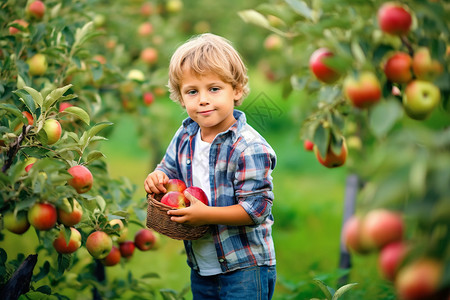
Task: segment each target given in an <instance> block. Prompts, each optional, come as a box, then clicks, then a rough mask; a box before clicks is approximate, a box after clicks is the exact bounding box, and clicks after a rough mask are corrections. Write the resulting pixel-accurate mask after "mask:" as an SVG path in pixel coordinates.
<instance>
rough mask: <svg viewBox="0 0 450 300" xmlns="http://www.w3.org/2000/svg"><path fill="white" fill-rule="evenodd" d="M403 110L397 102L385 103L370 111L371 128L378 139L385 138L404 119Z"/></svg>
mask: <svg viewBox="0 0 450 300" xmlns="http://www.w3.org/2000/svg"><path fill="white" fill-rule="evenodd" d="M402 114H403V108H402V107H401V104H400V103H398V102H397V101H395V100H393V99H391V101H383V102H380V103H378V104H377V105H375V107H373V108H372V109H371V111H370V115H369V128H370V130H371V131H372V132H373V133H374V134H375V135H376V136H377V137H378V138H381V137H384V136H385V135H386V134H387V133H388V132H389V130H391V129H392V127H393V126H394V125H395V123H396V122H397V120H398V119H400V118H401V117H402Z"/></svg>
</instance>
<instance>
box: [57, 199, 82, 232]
mask: <svg viewBox="0 0 450 300" xmlns="http://www.w3.org/2000/svg"><path fill="white" fill-rule="evenodd" d="M82 217H83V208H82V207H81V205H80V203H79V202H78V201H77V200H75V199H73V206H72V205H71V204H70V202H69V199H67V198H64V200H63V203H62V204H61V205H60V206H58V221H59V222H60V223H61V224H64V225H65V226H67V227H70V226H74V225H76V224H78V223H80V221H81V218H82Z"/></svg>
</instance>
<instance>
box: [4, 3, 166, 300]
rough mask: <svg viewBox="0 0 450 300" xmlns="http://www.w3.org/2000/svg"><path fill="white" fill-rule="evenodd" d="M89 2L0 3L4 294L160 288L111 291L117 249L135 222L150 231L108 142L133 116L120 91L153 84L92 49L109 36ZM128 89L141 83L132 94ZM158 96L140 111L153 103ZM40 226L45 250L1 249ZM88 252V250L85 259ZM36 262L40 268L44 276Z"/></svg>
mask: <svg viewBox="0 0 450 300" xmlns="http://www.w3.org/2000/svg"><path fill="white" fill-rule="evenodd" d="M90 4H92V3H90V2H89V1H88V2H82V3H71V2H60V1H46V2H45V3H44V2H42V1H6V2H3V3H2V4H1V13H0V23H1V24H2V26H1V32H2V34H1V37H0V65H1V73H0V99H1V103H0V108H1V110H0V122H1V124H0V136H1V137H0V147H1V148H0V149H1V152H0V160H1V166H2V170H1V172H0V186H1V193H0V220H1V226H0V229H1V230H0V242H1V245H2V246H1V248H0V258H1V259H0V268H1V270H2V272H0V274H1V275H0V295H1V296H0V298H2V299H3V298H5V299H16V298H18V297H19V296H20V295H21V294H25V293H27V295H28V296H29V297H41V296H43V294H45V295H56V296H57V297H58V298H65V296H62V295H61V294H58V291H61V290H62V289H73V290H77V291H79V290H86V289H88V290H89V289H91V288H93V291H94V295H97V294H99V295H104V294H105V293H117V294H120V293H121V291H122V290H127V289H130V286H133V287H134V288H133V289H132V290H135V291H136V292H137V293H140V294H141V295H149V297H150V296H153V295H154V293H155V290H154V288H153V287H152V286H151V285H149V284H148V282H147V281H146V280H145V278H146V276H144V279H142V280H137V279H135V278H133V276H132V274H130V275H129V277H128V279H129V280H128V281H127V283H126V284H125V285H124V284H123V283H122V284H121V285H119V284H117V282H112V283H111V285H110V286H105V285H107V283H106V282H105V278H104V266H110V265H114V264H117V263H118V262H119V261H120V260H121V259H120V258H121V257H122V258H125V257H130V255H131V254H132V252H131V254H130V250H128V252H127V251H125V250H122V249H120V250H119V254H120V255H119V256H117V251H114V253H112V252H113V251H111V250H112V249H119V248H121V247H120V245H121V243H122V242H123V241H124V239H125V238H126V233H127V224H128V223H130V222H133V223H136V224H137V225H139V226H142V227H144V226H145V218H146V203H145V201H143V202H141V203H136V202H135V201H134V200H133V198H134V193H135V191H136V187H135V186H134V185H133V184H132V183H131V182H130V181H129V180H128V179H127V178H120V179H114V178H111V176H110V175H109V172H108V161H107V159H106V158H105V156H104V154H103V153H102V151H101V149H100V145H101V144H102V143H104V142H105V140H106V139H107V138H106V137H107V136H108V135H109V134H110V133H111V132H112V128H113V122H111V121H114V120H117V118H119V117H120V115H121V114H123V113H128V112H129V110H128V108H129V107H128V106H123V105H122V104H121V103H123V101H121V100H120V99H121V98H120V97H117V98H115V95H117V93H122V94H123V96H124V97H125V95H127V94H129V95H132V94H134V93H137V94H139V96H141V97H142V96H143V93H142V91H144V90H146V89H147V88H149V86H150V85H148V81H147V80H146V79H145V77H143V76H145V75H144V74H148V73H149V71H148V70H147V71H145V72H144V71H141V72H137V70H135V71H134V72H133V70H132V69H130V67H128V68H125V67H124V68H122V65H120V64H119V63H115V62H114V61H111V62H107V61H105V60H104V59H105V57H104V56H101V55H100V54H99V52H98V51H100V50H99V49H98V48H96V47H95V45H97V44H96V43H98V42H99V40H100V41H102V40H101V39H102V38H104V37H105V36H107V33H106V32H105V30H104V28H102V26H103V25H102V22H104V19H102V18H101V17H99V15H96V14H95V13H89V11H90V9H89V7H90ZM121 5H122V8H123V7H124V6H127V4H126V3H122V4H121ZM134 8H135V10H136V11H138V10H139V7H137V6H134ZM124 53H125V54H126V55H127V56H128V52H124V49H122V52H116V54H115V57H116V58H117V57H120V56H121V57H122V58H124V57H125V55H124ZM132 58H133V57H131V58H129V61H131V60H132ZM134 59H136V57H134ZM124 64H125V65H126V64H127V63H124ZM156 69H157V68H156V67H155V70H154V71H155V72H156ZM156 73H157V72H156ZM122 84H129V85H131V86H132V88H131V89H130V90H125V91H124V90H123V89H122V88H121V85H122ZM146 84H147V85H148V86H146ZM160 85H161V82H160V81H155V83H152V86H153V87H156V86H160ZM150 96H151V97H153V95H150ZM151 97H150V98H151ZM150 98H149V97H148V96H147V100H146V101H147V102H140V103H139V105H137V106H136V107H135V108H134V109H138V108H141V109H142V108H143V107H147V106H148V105H150V104H151V103H152V101H153V99H152V98H151V99H150ZM140 99H142V98H140ZM122 100H123V99H122ZM136 101H137V100H136ZM31 230H33V231H35V234H36V236H37V238H38V245H37V247H36V249H35V250H34V253H36V254H32V255H29V256H28V257H25V255H24V254H19V256H18V257H17V258H14V257H10V256H8V252H7V249H8V248H7V247H5V248H4V246H3V245H6V239H7V238H8V236H10V235H11V234H14V235H24V236H25V233H26V234H29V233H30V232H29V231H31ZM96 232H101V233H103V236H102V238H95V237H96V236H93V237H92V238H89V237H91V235H92V233H96ZM24 238H25V237H24ZM151 238H153V240H154V241H153V242H154V243H155V245H154V246H155V247H156V239H157V237H155V236H153V235H152V236H150V235H146V238H145V239H144V241H141V242H140V243H139V247H140V248H138V249H140V250H141V248H142V249H143V250H142V251H147V250H149V249H150V248H152V247H153V246H152V247H150V246H148V245H147V246H146V247H142V246H141V244H142V243H144V242H149V240H150V239H151ZM128 239H132V237H128ZM88 241H89V243H88ZM4 243H5V244H4ZM133 247H134V244H133ZM80 248H86V249H85V250H87V252H86V251H84V252H81V253H80V250H79V249H80ZM100 250H102V251H100ZM28 251H32V250H31V249H23V253H27V252H28ZM21 252H22V251H21ZM110 252H111V256H110V257H107V256H109V254H110ZM99 253H100V254H99ZM86 254H87V255H86ZM121 261H122V262H125V261H124V259H122V260H121ZM35 266H38V267H39V268H36V269H37V270H35ZM73 268H78V269H79V270H81V271H79V274H78V275H75V274H74V273H73V272H69V271H70V270H71V269H73ZM32 275H33V276H32ZM147 275H148V276H147V278H152V277H154V276H157V274H147ZM73 276H75V278H73ZM69 277H71V278H72V279H73V280H69V279H68V278H69ZM30 282H31V285H30ZM30 288H31V291H30Z"/></svg>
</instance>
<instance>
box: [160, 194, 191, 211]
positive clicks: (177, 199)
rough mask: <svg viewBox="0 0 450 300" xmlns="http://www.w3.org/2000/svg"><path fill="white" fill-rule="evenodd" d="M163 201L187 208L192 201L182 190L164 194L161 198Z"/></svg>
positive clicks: (175, 206) (163, 202)
mask: <svg viewBox="0 0 450 300" xmlns="http://www.w3.org/2000/svg"><path fill="white" fill-rule="evenodd" d="M161 203H162V204H165V205H167V206H170V207H173V208H185V207H188V206H189V205H190V204H191V203H190V201H189V200H188V199H186V197H185V196H184V194H183V193H182V192H178V191H172V192H168V193H166V194H164V196H163V197H162V198H161Z"/></svg>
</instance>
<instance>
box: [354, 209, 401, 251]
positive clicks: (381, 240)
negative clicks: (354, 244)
mask: <svg viewBox="0 0 450 300" xmlns="http://www.w3.org/2000/svg"><path fill="white" fill-rule="evenodd" d="M360 234H361V243H362V244H363V245H364V247H365V248H368V249H374V250H375V249H376V250H378V249H381V248H382V247H384V246H386V245H387V244H389V243H392V242H396V241H400V240H401V239H402V238H403V219H402V216H401V214H400V213H397V212H394V211H390V210H387V209H383V208H379V209H374V210H371V211H370V212H368V213H367V215H366V216H365V217H364V220H363V223H362V227H361V232H360Z"/></svg>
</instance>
